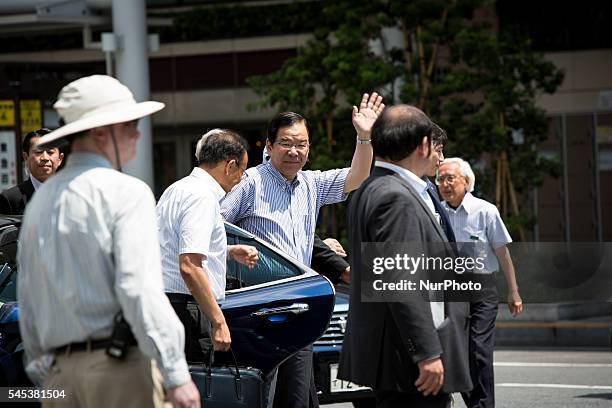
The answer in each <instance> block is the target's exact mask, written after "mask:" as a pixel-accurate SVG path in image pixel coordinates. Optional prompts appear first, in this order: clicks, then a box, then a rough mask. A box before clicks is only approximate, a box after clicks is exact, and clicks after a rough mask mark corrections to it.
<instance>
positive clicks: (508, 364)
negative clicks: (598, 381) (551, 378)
mask: <svg viewBox="0 0 612 408" xmlns="http://www.w3.org/2000/svg"><path fill="white" fill-rule="evenodd" d="M493 365H494V366H496V367H555V368H558V367H564V368H568V367H569V368H571V367H577V368H578V367H585V368H591V367H604V368H612V364H604V363H518V362H501V361H499V362H494V363H493Z"/></svg>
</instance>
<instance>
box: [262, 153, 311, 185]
mask: <svg viewBox="0 0 612 408" xmlns="http://www.w3.org/2000/svg"><path fill="white" fill-rule="evenodd" d="M263 165H264V166H265V169H267V170H268V173H270V175H271V176H272V179H273V180H274V181H276V182H277V183H279V184H280V185H281V186H282V187H290V188H291V189H295V188H296V187H297V186H298V184H300V178H301V177H302V174H301V173H302V171H301V170H300V171H298V173H297V174H296V175H295V178H294V179H293V180H292V181H289V180H287V179H286V178H285V176H283V175H282V174H281V173H280V171H278V169H277V168H276V167H274V165H273V164H272V160H270V159H269V158H268V160H266V161H265V162H264V163H263Z"/></svg>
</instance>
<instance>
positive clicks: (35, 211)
mask: <svg viewBox="0 0 612 408" xmlns="http://www.w3.org/2000/svg"><path fill="white" fill-rule="evenodd" d="M19 238H20V239H19V250H18V256H17V262H18V264H19V277H18V279H17V298H18V300H19V307H20V316H19V328H20V330H21V337H22V338H23V344H24V348H25V351H26V357H27V358H28V360H31V359H37V358H39V357H41V356H42V355H44V354H49V353H52V352H53V350H54V349H55V348H57V347H61V346H64V345H67V344H69V343H76V342H83V341H85V340H87V339H104V338H108V337H109V336H110V335H111V332H112V329H113V320H114V317H115V315H116V314H117V312H119V311H120V310H121V311H123V314H124V316H125V319H126V320H127V321H128V323H129V324H130V326H131V328H132V332H133V333H134V336H135V337H136V340H137V341H138V347H139V348H140V349H141V350H142V352H143V353H144V354H146V355H147V356H149V357H151V358H153V359H155V361H156V362H157V365H158V367H159V368H160V370H161V372H162V375H163V376H164V382H165V386H166V388H173V387H176V386H178V385H181V384H185V383H186V382H187V381H189V379H190V376H189V371H188V368H187V362H186V361H185V354H184V352H183V347H184V340H185V334H184V329H183V325H182V324H181V322H180V321H179V319H178V317H177V316H176V314H175V313H174V310H173V309H172V306H170V302H169V301H168V298H167V297H166V296H165V294H164V288H163V284H162V274H161V265H160V255H159V241H158V239H157V226H156V223H155V199H154V197H153V193H151V190H150V189H149V186H147V185H146V184H145V183H143V182H142V181H140V180H138V179H136V178H134V177H131V176H128V175H126V174H122V173H120V172H118V171H116V170H114V169H113V168H112V167H111V164H110V163H109V162H108V161H107V160H106V159H105V158H103V157H102V156H99V155H96V154H91V153H80V152H73V153H72V154H71V155H70V157H69V158H68V162H67V164H66V167H65V168H64V169H63V170H62V171H59V172H58V173H57V174H56V175H54V176H53V177H51V178H50V179H49V180H47V181H46V182H44V183H43V184H42V185H41V186H40V188H39V189H38V191H37V192H36V194H34V197H33V198H32V200H31V201H30V203H29V204H28V207H27V208H26V212H25V216H24V218H23V223H22V226H21V234H20V237H19Z"/></svg>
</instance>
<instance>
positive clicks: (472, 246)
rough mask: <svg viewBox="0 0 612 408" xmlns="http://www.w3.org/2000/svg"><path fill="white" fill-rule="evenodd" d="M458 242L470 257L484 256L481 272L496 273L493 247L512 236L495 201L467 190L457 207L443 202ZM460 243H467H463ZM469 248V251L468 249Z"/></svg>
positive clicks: (496, 267) (509, 239)
mask: <svg viewBox="0 0 612 408" xmlns="http://www.w3.org/2000/svg"><path fill="white" fill-rule="evenodd" d="M442 206H443V207H444V208H445V209H446V211H447V214H448V218H449V220H450V223H451V225H452V227H453V231H454V233H455V237H456V239H457V242H458V243H459V246H458V248H459V250H460V252H463V253H465V254H466V255H469V256H471V257H482V258H485V262H484V265H485V268H484V270H481V271H475V272H479V273H493V272H495V271H497V270H499V262H498V261H497V257H496V256H495V253H494V252H493V250H494V249H497V248H499V247H502V246H504V245H507V244H509V243H510V242H512V238H511V237H510V234H509V233H508V230H507V229H506V226H505V225H504V221H503V220H502V219H501V216H500V215H499V210H498V209H497V207H495V206H494V205H493V204H491V203H490V202H488V201H485V200H483V199H481V198H477V197H474V196H473V195H472V193H466V194H465V197H463V201H462V202H461V204H460V205H459V207H457V208H452V207H451V206H449V205H448V203H447V202H446V201H443V202H442ZM461 243H468V244H467V245H463V247H462V246H461ZM466 251H468V253H466Z"/></svg>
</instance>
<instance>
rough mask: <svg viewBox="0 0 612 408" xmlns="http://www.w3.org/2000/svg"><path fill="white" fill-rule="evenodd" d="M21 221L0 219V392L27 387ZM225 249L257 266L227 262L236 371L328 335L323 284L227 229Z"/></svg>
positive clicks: (328, 300)
mask: <svg viewBox="0 0 612 408" xmlns="http://www.w3.org/2000/svg"><path fill="white" fill-rule="evenodd" d="M20 223H21V219H20V217H7V216H0V302H1V306H0V386H19V385H22V386H27V385H30V382H29V380H28V378H27V377H26V375H25V373H24V370H23V363H22V358H23V347H22V343H21V336H20V334H19V326H18V319H19V307H18V304H17V302H16V280H17V275H18V270H17V265H16V262H15V258H16V253H17V238H18V234H19V226H20ZM225 227H226V231H227V240H228V243H229V244H248V245H253V246H255V247H256V248H257V249H258V251H259V262H258V263H257V266H256V267H255V268H254V269H252V270H249V269H248V268H246V267H244V266H242V265H239V264H237V263H236V262H233V261H230V262H228V269H227V291H226V298H225V299H224V300H223V301H222V302H220V304H221V308H222V310H223V313H224V315H225V318H226V321H227V323H228V326H229V328H230V332H231V336H232V349H233V350H234V353H235V354H236V357H237V359H238V361H239V363H240V364H241V365H245V366H252V367H257V368H259V369H261V370H262V371H263V372H264V373H268V372H269V371H270V370H272V369H273V368H274V367H276V366H278V365H279V364H280V363H281V362H282V361H283V360H285V359H286V358H288V357H289V356H291V355H292V354H294V353H295V352H296V351H298V350H300V349H302V348H304V347H305V346H307V345H308V344H312V343H313V342H314V341H315V340H317V339H318V338H319V337H321V335H322V334H323V333H324V332H325V330H326V329H327V326H328V324H329V321H330V319H331V316H332V312H333V308H334V287H333V286H332V284H331V283H330V282H329V280H327V278H325V277H323V276H321V275H319V274H318V273H316V272H314V271H312V270H311V269H310V268H307V267H306V266H304V265H302V264H300V263H299V262H298V261H296V260H294V259H292V258H290V257H289V256H287V255H285V254H283V253H282V252H281V251H279V250H277V249H275V248H273V247H272V246H270V245H269V244H267V243H265V242H263V241H261V240H260V239H258V238H255V237H254V236H253V235H251V234H249V233H248V232H246V231H244V230H242V229H240V228H237V227H235V226H233V225H231V224H226V225H225Z"/></svg>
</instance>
